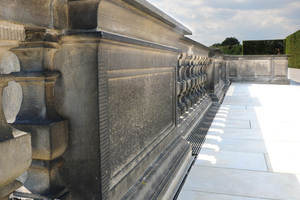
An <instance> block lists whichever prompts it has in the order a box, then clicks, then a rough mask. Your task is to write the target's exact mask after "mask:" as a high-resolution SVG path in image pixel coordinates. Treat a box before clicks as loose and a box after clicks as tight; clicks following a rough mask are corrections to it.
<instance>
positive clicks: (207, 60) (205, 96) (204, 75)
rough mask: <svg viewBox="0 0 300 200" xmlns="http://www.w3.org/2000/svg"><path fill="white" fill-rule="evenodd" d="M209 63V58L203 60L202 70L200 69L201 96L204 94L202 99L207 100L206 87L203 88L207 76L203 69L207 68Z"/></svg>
mask: <svg viewBox="0 0 300 200" xmlns="http://www.w3.org/2000/svg"><path fill="white" fill-rule="evenodd" d="M210 63H211V58H205V60H204V61H203V65H202V68H201V74H202V76H203V80H202V85H201V90H202V91H203V94H204V96H203V97H204V98H207V97H208V94H207V89H206V86H205V83H206V81H207V75H206V74H205V73H204V67H208V65H209V64H210Z"/></svg>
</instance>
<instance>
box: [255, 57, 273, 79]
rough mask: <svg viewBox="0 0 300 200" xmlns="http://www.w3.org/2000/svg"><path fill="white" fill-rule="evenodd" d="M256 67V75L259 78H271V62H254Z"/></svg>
mask: <svg viewBox="0 0 300 200" xmlns="http://www.w3.org/2000/svg"><path fill="white" fill-rule="evenodd" d="M252 62H254V65H255V73H256V74H257V75H259V76H270V75H271V65H270V61H269V60H257V61H252Z"/></svg>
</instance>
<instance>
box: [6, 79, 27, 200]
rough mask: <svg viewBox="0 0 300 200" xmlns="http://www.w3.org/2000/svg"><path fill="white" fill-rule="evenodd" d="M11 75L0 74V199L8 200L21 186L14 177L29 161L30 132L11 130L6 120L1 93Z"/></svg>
mask: <svg viewBox="0 0 300 200" xmlns="http://www.w3.org/2000/svg"><path fill="white" fill-rule="evenodd" d="M13 80H14V76H12V75H10V74H9V75H2V74H1V75H0V200H8V199H9V195H10V194H11V193H12V192H14V191H15V190H16V189H17V188H19V187H21V186H22V183H21V182H20V181H17V180H16V178H17V177H19V176H20V175H22V174H23V173H24V172H25V171H26V170H27V168H28V167H29V166H30V163H31V141H30V134H28V133H26V132H21V131H18V130H13V129H12V127H11V126H10V125H9V124H8V123H7V122H6V118H5V115H4V111H3V104H2V95H3V90H4V88H5V87H6V86H7V85H8V82H10V81H13Z"/></svg>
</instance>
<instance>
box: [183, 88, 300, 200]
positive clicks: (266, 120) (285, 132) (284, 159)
mask: <svg viewBox="0 0 300 200" xmlns="http://www.w3.org/2000/svg"><path fill="white" fill-rule="evenodd" d="M299 102H300V85H297V86H296V85H268V84H240V83H233V84H232V85H231V86H230V88H229V90H228V92H227V94H226V97H225V99H224V101H223V104H222V105H221V106H220V109H219V110H218V112H217V114H216V116H215V118H214V120H213V123H212V125H211V126H210V128H209V130H208V133H207V135H206V138H205V142H204V144H203V145H202V149H201V151H200V153H199V155H198V157H197V158H196V160H195V163H194V165H193V166H192V168H191V171H190V173H189V175H188V177H187V179H186V182H185V184H184V186H183V188H182V191H181V193H180V195H179V197H178V199H179V200H183V199H201V200H206V199H209V200H218V199H220V200H223V199H224V200H225V199H226V200H230V199H232V200H237V199H241V200H255V199H269V200H275V199H276V200H279V199H280V200H300V123H299V116H300V106H299V105H298V104H299Z"/></svg>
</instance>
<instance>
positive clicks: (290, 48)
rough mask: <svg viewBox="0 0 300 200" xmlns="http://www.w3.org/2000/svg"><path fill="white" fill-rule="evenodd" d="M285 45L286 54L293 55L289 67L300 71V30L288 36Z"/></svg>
mask: <svg viewBox="0 0 300 200" xmlns="http://www.w3.org/2000/svg"><path fill="white" fill-rule="evenodd" d="M285 43H286V47H285V49H286V54H288V55H291V57H290V58H289V67H290V68H299V69H300V30H298V31H297V32H295V33H293V34H292V35H290V36H288V37H287V38H286V41H285Z"/></svg>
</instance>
